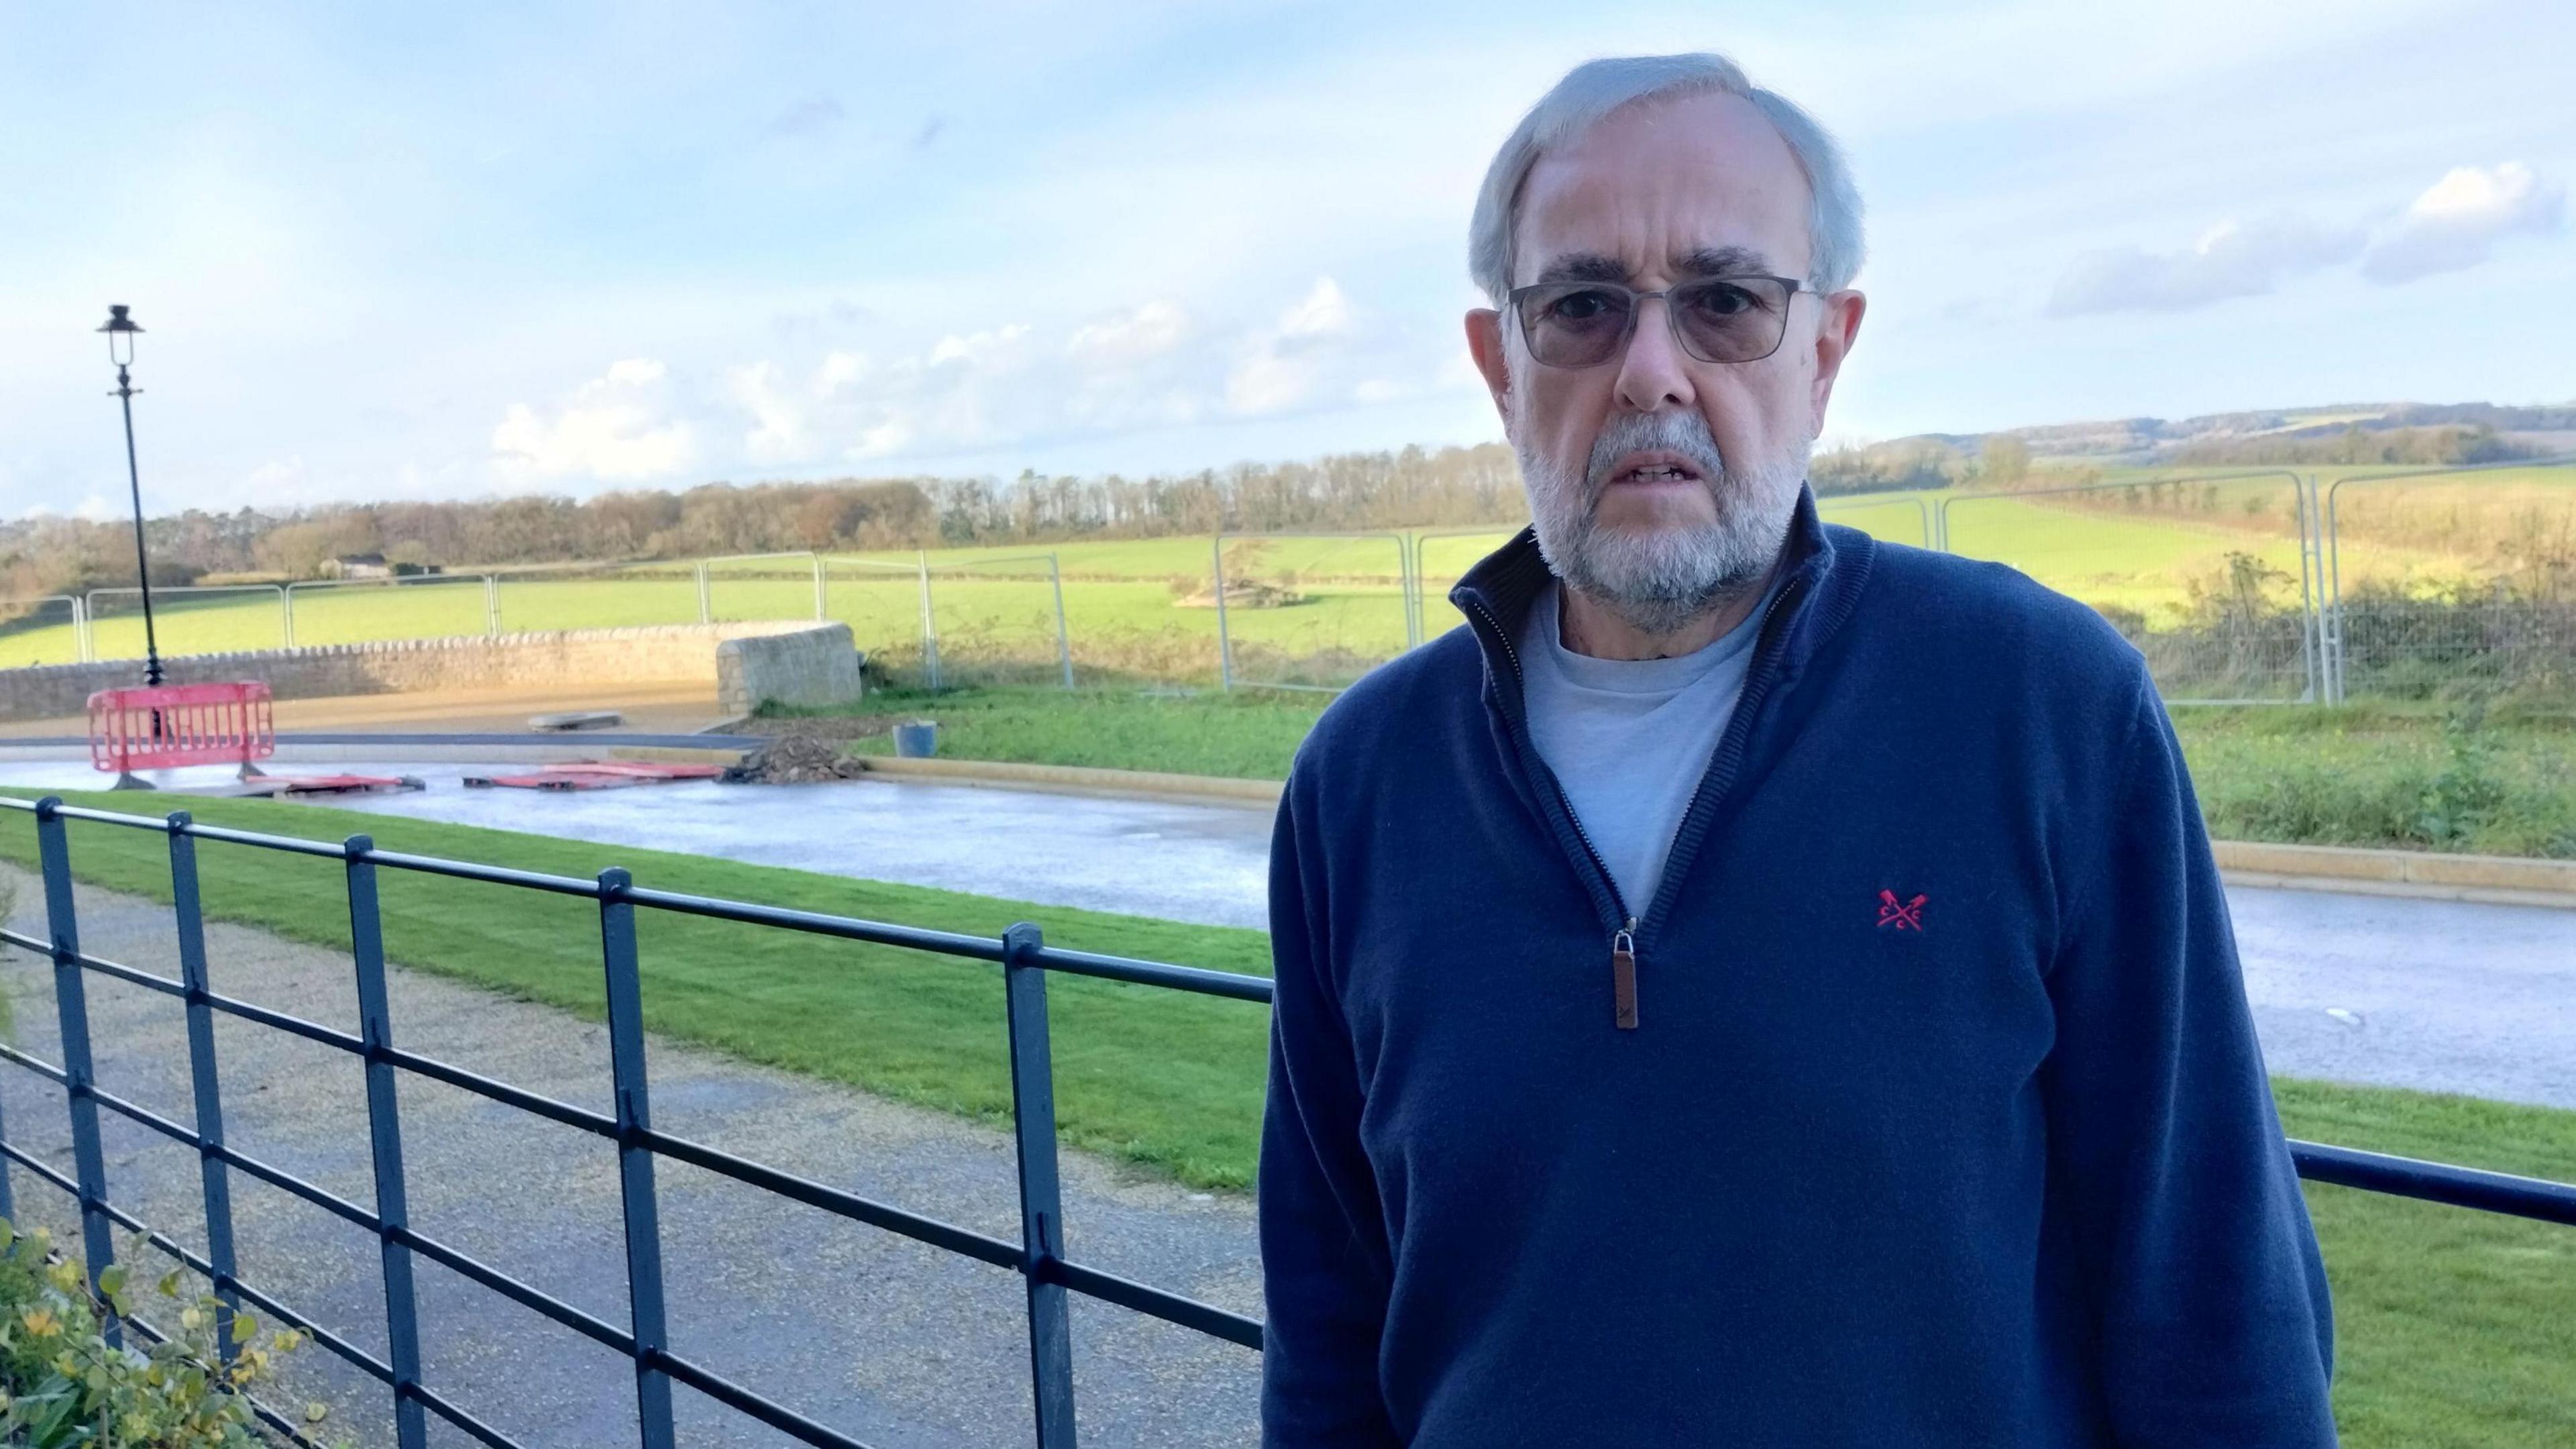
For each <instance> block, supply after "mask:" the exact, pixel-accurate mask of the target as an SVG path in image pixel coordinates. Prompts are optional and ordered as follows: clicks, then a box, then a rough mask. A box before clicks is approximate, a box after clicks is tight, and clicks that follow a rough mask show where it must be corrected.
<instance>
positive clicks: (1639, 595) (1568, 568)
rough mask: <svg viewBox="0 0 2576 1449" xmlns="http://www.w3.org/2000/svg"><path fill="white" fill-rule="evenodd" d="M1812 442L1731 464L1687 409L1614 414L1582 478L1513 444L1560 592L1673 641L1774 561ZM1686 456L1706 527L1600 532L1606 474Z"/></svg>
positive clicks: (1705, 426) (1533, 520) (1800, 442)
mask: <svg viewBox="0 0 2576 1449" xmlns="http://www.w3.org/2000/svg"><path fill="white" fill-rule="evenodd" d="M1812 445H1813V440H1811V439H1806V438H1801V439H1799V440H1798V441H1797V442H1796V443H1795V444H1794V445H1793V446H1791V447H1789V448H1788V449H1786V450H1784V451H1783V452H1782V453H1780V454H1779V455H1778V456H1776V457H1773V458H1770V459H1767V460H1764V461H1763V462H1761V463H1759V464H1756V465H1751V466H1747V467H1742V468H1729V467H1727V466H1726V464H1725V462H1724V461H1723V460H1722V459H1721V458H1720V457H1719V456H1718V452H1717V440H1716V439H1714V438H1712V437H1711V436H1710V435H1709V431H1708V420H1707V419H1706V418H1703V417H1701V416H1700V415H1699V414H1698V413H1695V412H1658V413H1651V414H1646V413H1623V414H1620V415H1619V416H1617V417H1614V418H1612V419H1611V420H1610V422H1609V423H1608V424H1607V425H1605V426H1604V427H1603V428H1602V429H1601V435H1600V437H1598V438H1596V439H1594V440H1593V444H1592V456H1591V457H1590V458H1589V459H1588V460H1586V464H1585V469H1584V476H1583V477H1581V478H1575V477H1571V476H1568V474H1567V473H1566V471H1565V470H1563V469H1560V468H1558V467H1557V466H1556V465H1555V464H1554V463H1553V462H1551V461H1549V460H1547V459H1544V458H1540V457H1536V456H1533V455H1532V454H1531V452H1530V451H1529V450H1528V449H1526V448H1521V447H1517V446H1516V447H1515V448H1514V452H1516V453H1517V454H1518V455H1519V457H1520V464H1521V478H1522V481H1523V482H1524V484H1525V485H1526V486H1527V488H1528V491H1529V504H1530V521H1531V523H1532V524H1533V525H1535V527H1536V530H1537V533H1538V547H1539V553H1540V554H1541V555H1542V556H1543V557H1545V558H1546V560H1547V566H1548V568H1549V569H1550V570H1552V571H1553V572H1554V573H1555V574H1556V576H1557V577H1558V578H1559V579H1561V580H1563V581H1564V582H1565V584H1566V586H1567V587H1568V588H1572V589H1575V590H1577V591H1579V592H1580V593H1582V594H1583V595H1584V596H1585V597H1587V598H1589V599H1591V600H1592V601H1594V602H1595V603H1598V604H1600V605H1601V606H1602V607H1603V608H1605V609H1608V610H1609V611H1610V612H1611V613H1612V614H1614V615H1616V616H1618V617H1619V618H1620V619H1621V620H1622V621H1624V622H1626V623H1627V624H1628V625H1629V627H1631V628H1634V629H1637V630H1639V631H1641V632H1643V633H1647V634H1670V633H1673V632H1675V631H1676V630H1678V629H1680V628H1681V627H1682V626H1683V625H1686V624H1688V623H1690V622H1691V621H1692V620H1693V619H1696V618H1699V617H1700V616H1701V615H1703V614H1706V613H1707V612H1709V611H1710V610H1711V609H1715V608H1719V607H1722V606H1724V605H1725V604H1726V603H1728V602H1729V601H1731V600H1732V599H1734V598H1735V597H1736V596H1738V595H1740V594H1742V593H1743V592H1744V591H1745V590H1746V589H1749V588H1751V587H1752V586H1753V585H1754V584H1755V583H1756V582H1757V581H1759V580H1760V579H1761V577H1762V575H1763V574H1764V572H1765V571H1767V570H1768V569H1769V568H1770V567H1771V565H1772V562H1773V561H1774V560H1776V559H1777V558H1778V557H1779V556H1780V545H1781V543H1782V541H1783V540H1785V539H1786V538H1787V537H1788V536H1789V519H1790V516H1791V515H1792V514H1793V513H1795V512H1796V510H1797V503H1798V489H1799V487H1800V485H1802V484H1804V483H1805V482H1806V479H1807V455H1808V450H1809V449H1810V447H1811V446H1812ZM1646 451H1664V452H1671V453H1678V454H1680V455H1681V456H1682V457H1685V458H1688V459H1689V460H1690V462H1691V466H1692V467H1693V468H1695V469H1697V470H1698V471H1699V475H1700V477H1701V478H1702V479H1703V480H1705V486H1706V487H1707V488H1708V492H1709V500H1710V502H1711V503H1713V504H1714V505H1715V508H1716V515H1717V516H1716V519H1715V521H1713V522H1710V523H1707V524H1700V525H1692V526H1674V527H1664V528H1651V529H1625V528H1607V527H1604V526H1602V524H1601V521H1600V519H1599V518H1598V517H1597V516H1596V510H1597V509H1598V508H1599V506H1600V503H1601V496H1602V494H1603V492H1604V491H1605V487H1606V485H1607V484H1608V482H1609V477H1608V474H1609V470H1610V468H1611V466H1612V465H1613V464H1615V463H1616V462H1617V461H1618V460H1619V459H1620V458H1622V457H1624V456H1626V455H1627V454H1630V453H1635V452H1646Z"/></svg>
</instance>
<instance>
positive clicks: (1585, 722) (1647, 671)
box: [1519, 579, 1779, 916]
mask: <svg viewBox="0 0 2576 1449" xmlns="http://www.w3.org/2000/svg"><path fill="white" fill-rule="evenodd" d="M1563 587H1564V586H1563V585H1561V584H1555V583H1551V584H1549V585H1548V587H1547V589H1546V591H1545V592H1544V593H1542V594H1541V595H1540V597H1539V599H1538V602H1537V603H1536V605H1535V606H1534V607H1532V608H1531V609H1530V611H1529V619H1528V622H1527V623H1525V624H1524V625H1523V626H1522V628H1521V638H1520V640H1519V646H1520V653H1521V658H1522V659H1524V660H1526V661H1528V664H1527V668H1526V669H1525V670H1524V672H1523V695H1522V698H1523V699H1524V700H1525V701H1526V703H1527V707H1528V713H1529V727H1530V736H1531V738H1532V739H1533V740H1534V741H1535V742H1536V743H1537V745H1538V753H1539V758H1541V759H1543V760H1545V761H1547V767H1548V768H1549V769H1550V770H1553V771H1555V772H1556V779H1557V783H1558V784H1560V785H1562V786H1563V787H1564V788H1565V798H1566V801H1567V803H1569V804H1571V805H1572V806H1573V807H1574V818H1575V819H1577V820H1579V821H1581V822H1583V831H1584V833H1585V834H1586V835H1589V836H1590V837H1592V846H1593V848H1594V849H1595V850H1597V851H1599V852H1600V855H1601V861H1602V863H1603V864H1604V865H1607V866H1608V867H1609V868H1610V878H1611V879H1612V880H1614V881H1616V882H1618V885H1619V896H1620V899H1622V900H1623V901H1625V902H1626V903H1627V906H1628V910H1629V913H1630V914H1632V915H1637V916H1643V915H1644V914H1645V913H1646V907H1647V903H1648V902H1650V901H1652V900H1653V899H1654V897H1655V888H1656V886H1657V885H1658V884H1659V883H1661V881H1662V880H1663V874H1664V857H1665V856H1666V855H1667V854H1669V853H1670V852H1671V850H1672V847H1673V835H1674V832H1676V831H1678V830H1680V829H1681V823H1682V813H1683V812H1684V811H1685V810H1687V809H1688V808H1689V807H1690V801H1691V796H1692V795H1693V794H1695V793H1696V792H1697V791H1698V789H1699V782H1700V777H1701V776H1703V775H1705V774H1706V773H1707V772H1708V764H1709V759H1710V757H1711V756H1713V755H1715V754H1716V753H1717V742H1718V740H1719V738H1720V737H1722V736H1723V735H1724V734H1725V733H1726V723H1727V721H1728V720H1730V719H1733V718H1734V717H1735V702H1736V700H1737V699H1738V698H1740V697H1741V696H1742V695H1743V693H1744V676H1745V674H1746V672H1747V671H1748V670H1749V669H1751V667H1752V664H1753V644H1754V640H1755V639H1756V638H1757V637H1758V636H1759V635H1760V634H1761V632H1762V629H1761V625H1762V616H1763V615H1764V614H1765V613H1766V612H1768V611H1769V609H1770V595H1769V594H1765V595H1764V597H1763V600H1762V602H1761V603H1759V604H1756V605H1755V606H1754V608H1753V612H1752V613H1750V614H1748V615H1746V616H1745V619H1744V622H1743V623H1741V624H1738V625H1736V626H1735V627H1734V628H1733V629H1731V630H1729V631H1728V632H1727V633H1726V635H1725V636H1724V637H1722V638H1720V639H1718V640H1717V641H1716V642H1714V643H1712V644H1710V645H1708V646H1707V647H1705V648H1703V649H1699V650H1696V651H1694V652H1692V653H1689V654H1684V655H1680V656H1678V657H1676V658H1671V659H1636V660H1628V659H1595V658H1593V657H1592V656H1591V655H1588V654H1577V653H1575V652H1573V651H1572V650H1570V649H1568V648H1566V647H1565V644H1564V642H1563V635H1562V634H1561V632H1560V630H1559V628H1558V619H1559V599H1560V595H1561V593H1562V590H1563ZM1778 588H1779V581H1778V580H1777V579H1774V580H1773V583H1772V591H1773V592H1777V590H1778Z"/></svg>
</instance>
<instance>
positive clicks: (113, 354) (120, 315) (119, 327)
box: [98, 303, 143, 367]
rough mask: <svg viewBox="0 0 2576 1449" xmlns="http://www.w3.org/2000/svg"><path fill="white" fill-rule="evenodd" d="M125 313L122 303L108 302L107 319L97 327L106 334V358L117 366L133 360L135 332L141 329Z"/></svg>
mask: <svg viewBox="0 0 2576 1449" xmlns="http://www.w3.org/2000/svg"><path fill="white" fill-rule="evenodd" d="M125 314H126V308H125V306H124V305H123V304H122V303H110V304H109V305H108V309H107V321H106V322H105V323H104V324H102V325H101V326H100V327H99V329H98V330H99V331H101V332H104V333H106V334H107V360H108V361H110V362H113V363H115V364H116V365H117V366H119V367H123V366H125V365H126V364H127V363H130V362H132V361H133V360H134V338H135V334H137V333H139V332H141V331H142V330H143V329H142V328H140V327H137V326H135V325H134V319H133V318H131V317H129V316H127V315H125Z"/></svg>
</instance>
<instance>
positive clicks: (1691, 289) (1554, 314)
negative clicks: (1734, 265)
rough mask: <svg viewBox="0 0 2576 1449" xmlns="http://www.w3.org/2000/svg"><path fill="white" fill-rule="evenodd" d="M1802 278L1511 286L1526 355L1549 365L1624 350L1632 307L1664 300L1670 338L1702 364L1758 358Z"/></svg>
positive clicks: (1782, 324)
mask: <svg viewBox="0 0 2576 1449" xmlns="http://www.w3.org/2000/svg"><path fill="white" fill-rule="evenodd" d="M1805 285H1806V284H1805V283H1803V282H1799V281H1796V280H1793V279H1791V278H1788V277H1760V276H1746V277H1703V278H1700V279H1698V280H1696V281H1689V282H1684V283H1682V284H1681V285H1680V286H1677V287H1666V288H1665V289H1664V290H1662V291H1660V292H1640V291H1637V290H1636V289H1634V288H1631V287H1623V286H1621V285H1620V284H1618V283H1617V282H1541V283H1539V284H1538V285H1537V286H1534V287H1515V288H1513V289H1512V293H1511V297H1510V301H1511V304H1512V311H1513V312H1514V313H1515V314H1517V315H1518V316H1519V317H1520V319H1521V338H1522V340H1523V341H1525V342H1527V343H1528V344H1529V350H1530V356H1532V357H1534V358H1537V359H1538V360H1539V361H1540V362H1543V363H1545V364H1547V365H1548V366H1550V367H1598V366H1600V365H1601V364H1602V363H1605V362H1608V361H1610V360H1611V359H1612V358H1614V357H1617V356H1619V355H1620V354H1621V353H1623V352H1625V351H1626V350H1627V348H1628V338H1629V336H1630V335H1631V334H1632V333H1634V332H1635V331H1636V330H1637V309H1638V307H1639V306H1640V305H1641V304H1643V303H1644V302H1645V301H1646V300H1647V299H1648V298H1650V297H1661V298H1663V299H1664V315H1665V317H1666V319H1667V320H1668V321H1669V322H1670V323H1671V324H1672V329H1673V340H1674V341H1675V342H1678V343H1680V344H1681V349H1682V351H1684V352H1687V353H1689V354H1690V355H1691V356H1693V357H1696V358H1698V359H1699V360H1700V361H1702V362H1759V361H1761V360H1762V359H1763V358H1766V357H1769V356H1770V355H1771V354H1772V353H1774V352H1777V351H1779V350H1780V340H1781V339H1782V338H1784V337H1786V336H1788V334H1789V299H1790V298H1792V297H1795V296H1797V295H1798V292H1799V290H1800V289H1801V288H1802V287H1804V286H1805Z"/></svg>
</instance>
